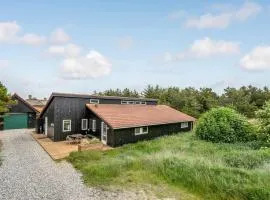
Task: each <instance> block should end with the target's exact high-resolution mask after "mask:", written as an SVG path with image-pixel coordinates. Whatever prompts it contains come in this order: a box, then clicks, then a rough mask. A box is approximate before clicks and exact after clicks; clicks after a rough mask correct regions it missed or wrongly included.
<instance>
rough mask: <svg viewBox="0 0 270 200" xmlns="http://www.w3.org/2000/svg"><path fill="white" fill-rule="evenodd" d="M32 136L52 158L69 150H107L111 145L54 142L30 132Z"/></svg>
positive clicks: (67, 154) (65, 154) (68, 152)
mask: <svg viewBox="0 0 270 200" xmlns="http://www.w3.org/2000/svg"><path fill="white" fill-rule="evenodd" d="M32 137H33V138H34V139H35V140H36V141H37V142H38V143H39V144H40V146H41V147H42V148H43V149H44V150H45V151H46V152H47V153H48V154H49V155H50V157H51V158H52V159H53V160H59V159H63V158H65V157H67V156H69V154H70V153H71V152H74V151H78V150H79V151H84V150H97V151H107V150H110V149H112V148H111V147H109V146H107V145H104V144H102V143H101V142H100V143H94V144H70V143H69V142H67V141H60V142H54V141H52V140H51V139H50V138H48V137H46V136H45V135H43V134H36V133H32Z"/></svg>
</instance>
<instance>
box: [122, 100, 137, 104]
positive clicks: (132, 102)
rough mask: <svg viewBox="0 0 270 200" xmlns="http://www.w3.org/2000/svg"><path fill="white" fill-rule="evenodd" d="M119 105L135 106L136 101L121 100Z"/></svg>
mask: <svg viewBox="0 0 270 200" xmlns="http://www.w3.org/2000/svg"><path fill="white" fill-rule="evenodd" d="M121 104H136V101H127V100H122V101H121Z"/></svg>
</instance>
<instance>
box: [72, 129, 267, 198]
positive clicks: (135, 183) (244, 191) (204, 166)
mask: <svg viewBox="0 0 270 200" xmlns="http://www.w3.org/2000/svg"><path fill="white" fill-rule="evenodd" d="M68 160H69V161H70V162H71V163H72V164H73V165H74V167H75V168H77V169H78V170H80V171H81V172H82V174H83V178H84V181H85V182H86V184H88V185H90V186H98V187H104V188H108V189H110V188H114V187H115V188H117V187H126V188H127V189H128V188H133V189H134V188H135V189H136V188H137V189H141V188H143V189H144V190H145V191H149V192H152V193H154V194H155V195H157V196H158V197H175V198H176V199H258V200H263V199H270V173H269V171H270V149H269V148H268V149H267V148H259V147H258V145H256V143H248V144H241V143H240V144H213V143H210V142H204V141H200V140H197V139H196V138H195V136H194V133H193V132H189V133H185V134H177V135H173V136H166V137H161V138H158V139H155V140H151V141H143V142H139V143H136V144H129V145H125V146H123V147H121V148H117V149H114V150H111V151H107V152H97V151H85V152H73V153H71V155H70V156H69V157H68Z"/></svg>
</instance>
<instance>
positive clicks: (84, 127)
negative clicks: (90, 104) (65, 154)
mask: <svg viewBox="0 0 270 200" xmlns="http://www.w3.org/2000/svg"><path fill="white" fill-rule="evenodd" d="M87 126H88V120H87V119H82V130H87Z"/></svg>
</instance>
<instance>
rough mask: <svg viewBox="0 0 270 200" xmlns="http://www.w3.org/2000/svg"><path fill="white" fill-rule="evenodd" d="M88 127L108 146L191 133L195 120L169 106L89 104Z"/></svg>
mask: <svg viewBox="0 0 270 200" xmlns="http://www.w3.org/2000/svg"><path fill="white" fill-rule="evenodd" d="M86 108H87V112H86V116H85V119H82V120H85V125H86V126H87V121H88V119H90V126H89V128H90V130H91V134H94V135H97V136H100V138H101V141H102V142H103V143H104V144H107V145H109V146H113V147H115V146H119V145H123V144H127V143H132V142H137V141H139V140H145V139H151V138H155V137H159V136H163V135H169V134H173V133H178V132H183V131H190V130H192V128H193V123H194V121H195V119H194V118H193V117H191V116H188V115H186V114H184V113H182V112H179V111H177V110H175V109H173V108H171V107H169V106H166V105H116V104H107V105H105V104H103V105H99V104H95V105H93V104H87V105H86Z"/></svg>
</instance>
